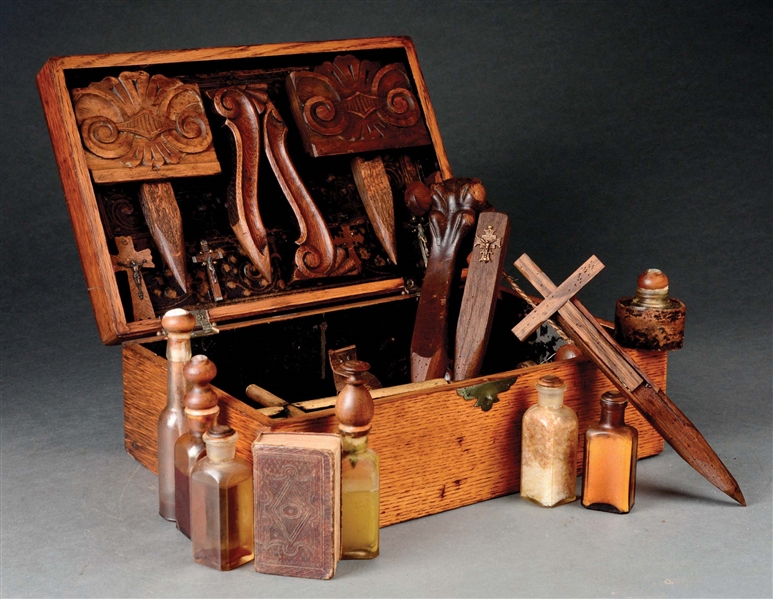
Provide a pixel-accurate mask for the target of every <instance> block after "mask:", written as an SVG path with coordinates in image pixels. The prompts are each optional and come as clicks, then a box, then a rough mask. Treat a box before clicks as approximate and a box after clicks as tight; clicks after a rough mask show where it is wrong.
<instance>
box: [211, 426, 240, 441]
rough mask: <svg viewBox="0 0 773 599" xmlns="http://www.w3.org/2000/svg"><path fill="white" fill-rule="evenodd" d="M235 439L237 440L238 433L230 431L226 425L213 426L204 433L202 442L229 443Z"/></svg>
mask: <svg viewBox="0 0 773 599" xmlns="http://www.w3.org/2000/svg"><path fill="white" fill-rule="evenodd" d="M232 437H233V438H234V439H233V440H234V441H235V440H236V439H238V438H239V435H238V433H237V432H236V431H235V430H234V429H232V428H231V427H230V426H228V425H227V424H218V425H215V426H213V427H212V428H211V429H209V430H208V431H207V432H206V433H204V440H205V441H214V442H216V443H217V442H224V441H230V440H231V438H232Z"/></svg>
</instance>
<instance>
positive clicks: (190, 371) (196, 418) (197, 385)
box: [174, 355, 220, 539]
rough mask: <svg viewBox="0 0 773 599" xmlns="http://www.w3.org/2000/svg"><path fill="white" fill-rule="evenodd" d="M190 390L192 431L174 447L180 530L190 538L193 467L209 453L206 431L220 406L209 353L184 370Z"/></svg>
mask: <svg viewBox="0 0 773 599" xmlns="http://www.w3.org/2000/svg"><path fill="white" fill-rule="evenodd" d="M183 374H184V375H185V378H186V380H187V381H188V384H189V385H190V390H189V391H188V393H186V394H185V415H186V416H187V417H188V426H189V428H190V430H189V431H188V432H187V433H185V434H184V435H183V436H182V437H180V438H179V439H177V443H175V446H174V495H175V514H176V515H177V529H178V530H179V531H180V532H181V533H183V534H184V535H185V536H186V537H188V538H189V539H190V538H191V470H193V467H194V466H195V465H196V462H198V461H199V460H200V459H201V458H203V457H204V456H205V455H207V447H206V445H205V443H204V437H203V435H204V433H206V432H207V431H208V430H209V429H210V428H212V426H213V425H214V424H215V421H216V420H217V414H218V412H220V408H218V407H217V395H216V394H215V392H214V390H213V389H212V386H211V385H210V384H209V383H210V381H211V380H212V379H213V378H215V375H216V374H217V368H216V367H215V364H214V363H213V362H212V361H211V360H210V359H209V358H207V356H201V355H199V356H193V357H192V358H191V361H190V362H188V363H187V364H186V365H185V368H184V370H183Z"/></svg>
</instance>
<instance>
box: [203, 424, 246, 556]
mask: <svg viewBox="0 0 773 599" xmlns="http://www.w3.org/2000/svg"><path fill="white" fill-rule="evenodd" d="M238 437H239V436H238V435H237V434H236V432H235V431H234V430H233V429H232V428H231V427H230V426H225V425H217V426H213V427H212V428H211V429H209V430H208V431H207V432H206V433H204V442H205V443H206V445H207V455H206V456H205V457H203V458H202V459H201V460H199V461H198V462H197V463H196V465H195V466H194V467H193V471H192V472H191V540H192V541H193V560H194V561H195V562H197V563H199V564H203V565H205V566H209V567H210V568H214V569H215V570H233V569H234V568H238V567H239V566H241V565H242V564H244V563H247V562H248V561H250V560H252V559H253V557H254V547H255V542H254V534H253V526H254V504H253V500H252V498H253V490H252V468H251V467H250V465H249V464H248V463H247V462H246V461H245V460H243V459H242V458H238V457H236V441H237V439H238Z"/></svg>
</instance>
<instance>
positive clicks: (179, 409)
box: [158, 308, 196, 522]
mask: <svg viewBox="0 0 773 599" xmlns="http://www.w3.org/2000/svg"><path fill="white" fill-rule="evenodd" d="M161 326H163V327H164V330H165V331H166V333H167V341H166V359H167V361H168V368H169V374H168V380H167V399H166V402H167V403H166V407H165V408H164V409H163V410H162V411H161V415H160V416H159V417H158V513H159V514H160V515H161V517H162V518H165V519H166V520H171V521H172V522H174V521H175V520H176V515H175V497H174V444H175V443H176V442H177V439H179V438H180V436H181V435H183V434H184V433H185V432H187V430H188V422H187V421H186V419H185V414H184V413H183V397H184V396H185V391H186V390H187V381H186V380H185V377H184V376H183V367H184V366H185V364H186V363H187V362H188V360H190V359H191V331H192V330H193V329H194V328H195V327H196V318H195V317H194V316H193V314H191V313H190V312H186V311H185V310H182V309H180V308H175V309H174V310H169V312H167V313H166V314H164V317H163V318H162V319H161Z"/></svg>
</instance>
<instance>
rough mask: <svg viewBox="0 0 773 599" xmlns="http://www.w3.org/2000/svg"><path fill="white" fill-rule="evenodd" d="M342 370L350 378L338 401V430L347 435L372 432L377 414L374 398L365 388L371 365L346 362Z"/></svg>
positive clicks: (357, 361) (354, 361)
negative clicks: (371, 427) (375, 414)
mask: <svg viewBox="0 0 773 599" xmlns="http://www.w3.org/2000/svg"><path fill="white" fill-rule="evenodd" d="M341 370H343V371H344V372H346V373H347V375H348V378H347V379H346V386H345V387H344V388H343V389H341V392H340V393H339V394H338V399H337V400H336V418H338V430H340V431H341V432H342V433H347V434H354V435H364V434H366V433H367V432H368V431H369V430H370V421H371V420H372V419H373V414H374V412H375V406H374V405H373V397H371V395H370V391H368V388H367V387H366V386H365V377H364V376H363V375H364V374H365V373H366V372H368V371H369V370H370V364H368V363H367V362H362V361H360V360H351V361H349V362H344V364H342V365H341Z"/></svg>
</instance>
